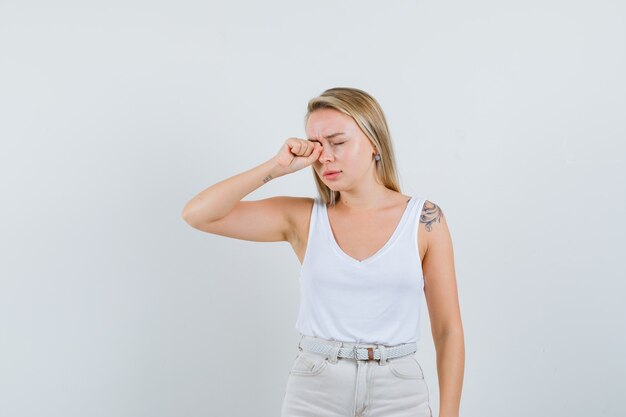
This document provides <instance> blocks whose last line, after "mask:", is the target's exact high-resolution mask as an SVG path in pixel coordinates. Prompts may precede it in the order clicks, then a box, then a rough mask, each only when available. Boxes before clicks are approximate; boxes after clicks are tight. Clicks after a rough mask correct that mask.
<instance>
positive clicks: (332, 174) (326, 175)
mask: <svg viewBox="0 0 626 417" xmlns="http://www.w3.org/2000/svg"><path fill="white" fill-rule="evenodd" d="M339 174H341V171H326V172H324V178H326V179H329V180H332V179H334V178H337V177H338V176H339Z"/></svg>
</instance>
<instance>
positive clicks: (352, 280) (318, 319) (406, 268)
mask: <svg viewBox="0 0 626 417" xmlns="http://www.w3.org/2000/svg"><path fill="white" fill-rule="evenodd" d="M425 201H426V199H425V198H417V197H411V199H410V200H409V202H408V203H407V206H406V207H405V210H404V213H403V214H402V217H401V219H400V222H399V223H398V225H397V227H396V229H395V230H394V232H393V234H392V235H391V237H390V238H389V240H388V241H387V242H386V243H385V245H384V246H383V247H382V248H380V249H379V250H378V251H377V252H376V253H375V254H374V255H372V256H370V257H369V258H366V259H364V260H362V261H359V260H357V259H355V258H352V257H351V256H349V255H348V254H346V253H345V252H344V251H343V250H342V249H341V247H340V246H339V244H338V243H337V241H336V240H335V237H334V235H333V233H332V229H331V226H330V221H329V220H328V213H327V211H326V204H324V202H323V200H322V199H321V198H320V197H317V198H315V202H314V204H313V209H312V212H311V221H310V223H309V238H308V243H307V249H306V253H305V255H304V261H303V262H302V267H301V270H300V309H299V312H298V319H297V321H296V325H295V327H296V330H298V331H299V332H300V333H301V334H304V335H308V336H316V337H321V338H325V339H330V340H336V341H344V342H352V343H364V344H367V343H369V344H384V345H396V344H399V343H409V342H418V341H419V340H420V338H421V335H420V319H421V317H420V311H421V308H422V299H423V293H424V277H423V273H422V264H421V261H420V257H419V247H418V243H417V230H418V226H419V217H420V214H421V212H422V206H423V205H424V202H425Z"/></svg>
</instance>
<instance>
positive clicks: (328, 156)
mask: <svg viewBox="0 0 626 417" xmlns="http://www.w3.org/2000/svg"><path fill="white" fill-rule="evenodd" d="M334 160H335V155H334V154H333V153H332V150H331V149H330V146H322V152H320V157H319V161H320V162H326V161H334Z"/></svg>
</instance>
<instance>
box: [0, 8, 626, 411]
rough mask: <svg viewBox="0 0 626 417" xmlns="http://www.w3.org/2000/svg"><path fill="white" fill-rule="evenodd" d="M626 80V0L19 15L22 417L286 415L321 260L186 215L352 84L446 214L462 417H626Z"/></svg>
mask: <svg viewBox="0 0 626 417" xmlns="http://www.w3.org/2000/svg"><path fill="white" fill-rule="evenodd" d="M625 73H626V6H625V4H624V2H621V1H617V0H616V1H609V0H597V1H593V2H592V1H565V0H562V1H557V0H541V1H537V0H530V1H528V0H526V1H508V2H503V1H485V0H479V1H472V2H468V1H446V2H441V1H438V2H434V1H390V2H380V1H364V0H361V1H327V0H323V1H308V2H302V1H286V0H284V1H265V2H253V1H248V2H241V1H240V2H230V3H226V2H216V1H203V2H201V1H185V0H182V1H176V2H174V1H171V0H170V1H151V2H148V1H138V0H124V1H106V2H105V1H94V2H79V1H74V2H70V1H63V0H60V1H56V2H43V1H17V0H4V1H3V2H2V3H0V140H1V142H0V199H1V200H0V201H1V205H0V207H1V210H2V213H1V216H0V236H1V237H0V245H1V246H0V253H1V255H0V256H1V261H0V276H1V280H0V415H1V416H6V417H26V416H28V417H41V416H48V417H52V416H54V417H84V416H89V417H170V416H172V417H173V416H176V417H182V416H184V417H196V416H229V417H230V416H233V417H238V416H264V417H265V416H266V417H274V416H277V415H278V414H279V409H280V403H281V401H282V398H283V394H284V388H285V384H286V381H287V377H288V370H289V368H290V366H291V364H292V361H293V358H294V357H295V355H296V353H297V348H296V344H297V341H298V334H297V333H296V330H295V328H294V324H295V320H296V315H297V310H298V305H299V288H298V285H299V282H298V274H299V266H300V264H299V262H298V260H297V258H296V256H295V254H294V253H293V251H292V249H291V247H290V246H289V244H288V243H286V242H280V243H258V242H246V241H239V240H235V239H230V238H225V237H220V236H216V235H210V234H206V233H203V232H200V231H197V230H195V229H192V228H191V227H190V226H188V225H187V224H186V223H185V222H184V221H183V220H182V218H181V210H182V208H183V206H184V204H185V203H186V202H187V201H188V200H189V199H191V198H192V197H193V196H194V195H195V194H197V193H198V192H200V191H201V190H203V189H204V188H206V187H208V186H210V185H212V184H214V183H215V182H217V181H220V180H222V179H224V178H227V177H229V176H232V175H235V174H237V173H240V172H242V171H244V170H247V169H250V168H252V167H254V166H256V165H258V164H260V163H262V162H264V161H266V160H267V159H269V158H271V157H272V156H273V155H275V154H276V152H277V151H278V149H279V148H280V146H281V145H282V143H283V141H284V140H285V139H286V138H288V137H292V136H296V137H301V138H304V137H305V134H304V125H303V118H304V114H305V111H306V102H307V101H308V100H309V99H310V98H312V97H314V96H316V95H318V94H320V93H321V92H322V91H323V90H325V89H327V88H330V87H337V86H348V87H356V88H360V89H363V90H365V91H367V92H369V93H370V94H372V95H373V96H374V97H375V98H376V99H377V100H378V101H379V102H380V104H381V106H382V107H383V110H384V111H385V114H386V116H387V120H388V122H389V125H390V129H391V133H392V138H393V141H394V146H395V149H396V152H397V157H398V158H397V159H398V165H399V169H400V179H401V182H402V187H403V190H402V191H403V192H404V193H406V194H413V195H423V196H427V197H428V198H429V199H430V200H431V201H433V202H435V203H436V204H438V205H440V206H441V207H442V209H443V210H444V213H445V214H446V216H447V220H448V223H449V226H450V230H451V233H452V239H453V243H454V251H455V262H456V263H455V265H456V273H457V281H458V287H459V297H460V302H461V311H462V319H463V325H464V330H465V337H466V340H465V343H466V365H465V379H464V385H463V396H462V400H461V416H462V417H501V416H508V417H522V416H531V415H532V416H550V417H554V416H567V417H583V416H612V417H618V416H624V415H626V405H625V403H624V400H623V389H624V386H626V356H625V355H624V351H625V350H626V332H625V329H626V307H625V304H624V294H625V293H626V283H625V281H626V267H625V266H624V254H623V252H624V248H625V244H624V237H625V236H626V222H625V221H624V214H625V213H626V192H625V189H626V187H625V184H624V183H625V179H626V169H625V167H624V164H625V163H626V146H625V144H624V141H625V139H626V123H625V116H626V81H625V78H624V74H625ZM312 175H313V174H312V171H311V169H310V168H309V169H304V170H302V171H299V172H297V173H295V174H292V175H290V176H288V177H281V178H279V179H276V180H274V181H272V182H270V183H268V184H266V185H264V186H262V187H260V188H259V189H258V190H256V191H255V192H253V193H251V194H250V195H248V196H247V197H246V199H261V198H266V197H270V196H275V195H294V196H310V197H313V196H315V195H316V190H315V186H314V182H313V176H312ZM261 221H262V219H261ZM427 314H428V312H427V310H426V309H425V310H424V315H423V317H422V323H423V335H422V341H421V342H420V345H419V348H418V349H419V352H418V354H417V357H418V360H420V363H422V365H423V368H424V371H425V373H426V379H427V382H428V384H429V388H430V393H431V394H430V400H431V405H432V408H433V412H434V413H435V416H436V415H438V410H439V389H438V388H439V387H438V383H437V372H436V362H435V359H436V357H435V350H434V345H433V343H432V336H431V335H430V327H429V320H428V315H427Z"/></svg>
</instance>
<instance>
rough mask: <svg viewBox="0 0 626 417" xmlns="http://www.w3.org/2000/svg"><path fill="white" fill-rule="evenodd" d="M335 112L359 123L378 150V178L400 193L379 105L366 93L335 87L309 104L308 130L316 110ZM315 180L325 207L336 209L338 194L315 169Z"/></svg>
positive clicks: (390, 147) (306, 116) (387, 130)
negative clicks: (329, 206)
mask: <svg viewBox="0 0 626 417" xmlns="http://www.w3.org/2000/svg"><path fill="white" fill-rule="evenodd" d="M325 108H330V109H335V110H338V111H340V112H342V113H344V114H346V115H348V116H350V117H352V119H353V120H354V121H355V122H356V124H357V125H358V126H359V128H360V129H361V131H362V132H363V133H364V134H365V136H367V137H368V138H369V140H370V141H371V142H372V144H373V145H374V146H375V147H376V149H377V150H378V154H379V155H380V161H377V162H376V175H377V176H378V179H379V180H380V181H381V182H382V184H383V185H384V186H385V187H387V188H389V189H390V190H394V191H398V192H400V182H399V180H398V173H397V169H396V158H395V154H394V151H393V146H392V143H391V134H390V133H389V128H388V127H387V120H386V119H385V114H384V113H383V110H382V108H381V107H380V105H379V104H378V102H377V101H376V100H375V99H374V97H372V96H371V95H369V94H368V93H366V92H365V91H363V90H359V89H357V88H349V87H335V88H330V89H328V90H326V91H324V92H323V93H322V94H320V95H319V96H317V97H315V98H312V99H311V100H309V103H308V105H307V113H306V115H305V117H304V126H305V129H306V124H307V121H308V120H309V116H310V115H311V113H313V112H314V111H315V110H319V109H325ZM311 168H312V171H313V178H314V179H315V185H316V186H317V191H318V193H319V196H320V198H322V199H323V200H324V202H325V203H326V204H329V203H330V204H331V205H334V204H335V203H336V202H337V201H339V197H340V193H339V191H333V190H331V189H330V188H329V187H328V186H327V185H326V184H324V182H323V181H322V180H321V179H320V178H319V177H318V175H317V173H316V172H315V169H314V168H313V167H311Z"/></svg>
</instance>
